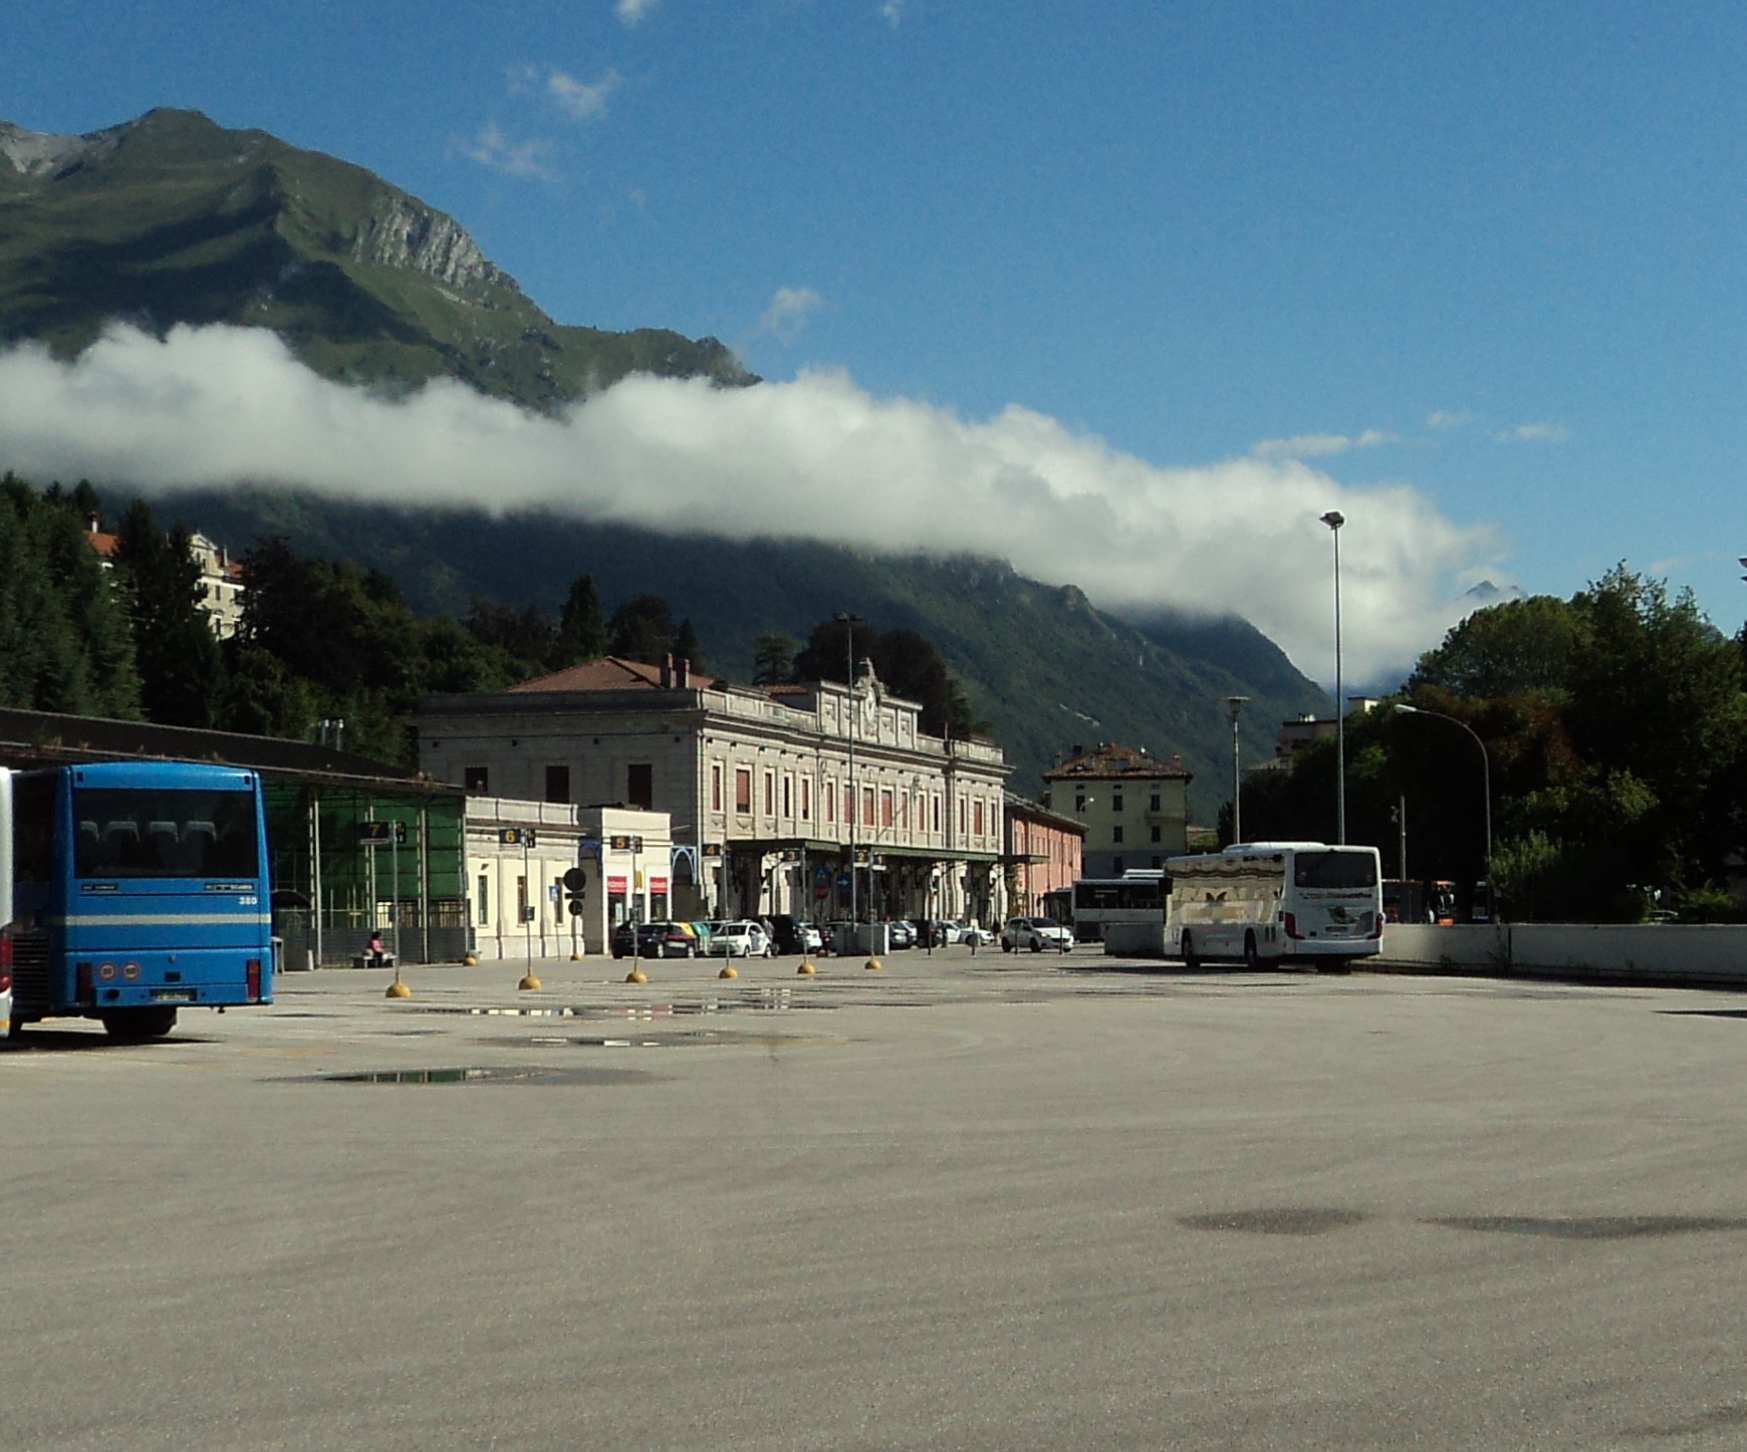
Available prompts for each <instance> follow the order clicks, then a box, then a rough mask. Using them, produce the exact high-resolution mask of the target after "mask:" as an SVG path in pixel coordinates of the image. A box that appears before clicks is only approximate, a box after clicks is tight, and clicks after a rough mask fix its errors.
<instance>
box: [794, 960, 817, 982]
mask: <svg viewBox="0 0 1747 1452" xmlns="http://www.w3.org/2000/svg"><path fill="white" fill-rule="evenodd" d="M818 971H819V970H818V969H817V968H815V967H814V966H813V960H812V959H811V958H803V959H801V966H800V967H799V968H797V969H795V972H797V973H803V974H805V975H806V976H807V977H808V978H811V977H812V976H813V975H814V974H815V973H817V972H818Z"/></svg>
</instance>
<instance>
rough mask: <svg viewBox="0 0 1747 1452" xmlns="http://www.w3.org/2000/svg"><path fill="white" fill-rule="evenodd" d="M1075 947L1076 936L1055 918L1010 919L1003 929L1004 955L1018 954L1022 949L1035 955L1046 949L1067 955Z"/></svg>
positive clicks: (1002, 946) (1002, 947)
mask: <svg viewBox="0 0 1747 1452" xmlns="http://www.w3.org/2000/svg"><path fill="white" fill-rule="evenodd" d="M1073 946H1074V935H1073V934H1072V933H1071V932H1069V931H1068V930H1067V929H1066V928H1064V927H1063V926H1062V925H1061V924H1060V923H1058V922H1057V921H1056V920H1055V919H1054V918H1008V919H1007V926H1006V927H1004V928H1002V929H1001V951H1002V952H1003V953H1017V952H1018V951H1019V950H1020V949H1021V948H1029V949H1030V950H1031V951H1032V952H1033V953H1041V952H1042V951H1043V950H1044V949H1045V948H1053V949H1055V950H1056V951H1057V952H1058V953H1065V952H1067V950H1068V949H1069V948H1071V947H1073Z"/></svg>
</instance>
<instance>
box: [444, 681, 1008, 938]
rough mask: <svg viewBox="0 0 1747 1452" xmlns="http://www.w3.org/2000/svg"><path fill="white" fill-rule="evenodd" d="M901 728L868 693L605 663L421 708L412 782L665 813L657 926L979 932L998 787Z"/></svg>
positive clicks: (986, 761)
mask: <svg viewBox="0 0 1747 1452" xmlns="http://www.w3.org/2000/svg"><path fill="white" fill-rule="evenodd" d="M920 714H921V707H920V706H919V705H918V704H917V703H916V702H914V701H905V700H902V699H900V698H898V697H895V696H893V695H891V694H890V693H889V692H888V691H887V690H886V688H885V687H884V685H883V684H882V683H881V682H880V681H879V680H878V679H877V678H876V677H875V676H873V675H872V674H871V673H869V674H864V675H863V676H862V677H861V679H860V680H858V681H857V682H856V685H855V688H854V690H853V691H851V690H850V689H848V688H846V687H844V686H842V685H840V684H838V683H835V682H823V683H814V684H807V685H795V686H774V687H769V688H761V687H753V686H740V685H733V684H730V683H728V682H725V681H720V680H716V679H714V678H712V677H709V676H704V675H700V674H697V673H694V672H692V671H691V670H690V669H689V668H688V667H687V666H686V665H685V664H684V663H683V662H682V663H681V664H680V665H678V666H677V667H675V666H659V667H658V666H650V665H645V664H642V663H641V662H636V661H625V660H619V659H616V658H613V657H608V658H606V659H603V660H597V661H590V662H588V663H587V664H585V665H580V666H573V667H571V668H570V669H569V670H564V671H559V672H557V673H556V674H554V675H550V676H545V677H541V678H540V679H538V680H533V681H527V682H524V683H523V684H522V685H519V686H516V687H514V688H512V689H510V690H508V691H502V692H497V693H494V694H484V695H467V696H431V697H427V698H426V699H425V700H424V701H423V702H421V704H420V708H419V714H418V717H417V718H416V725H417V728H418V732H419V764H420V766H421V767H422V768H423V770H424V771H425V772H426V773H427V774H428V775H429V776H431V777H433V778H435V779H436V780H438V781H443V782H449V783H453V784H455V785H458V786H462V787H464V788H466V790H467V791H468V793H469V794H470V795H471V794H478V795H481V796H493V797H518V798H524V799H527V800H531V801H541V802H552V803H575V804H580V805H585V806H622V807H627V808H636V809H640V810H646V811H658V812H665V813H667V814H668V817H669V819H670V821H671V824H672V837H673V848H672V873H671V907H670V911H671V912H672V915H673V916H675V917H680V918H700V917H742V916H764V915H766V914H774V913H791V914H793V915H794V916H796V917H799V918H804V919H808V920H812V921H831V920H838V919H843V918H847V917H849V916H850V913H851V909H852V903H853V909H854V912H855V914H856V916H858V917H860V918H862V919H864V920H866V919H880V918H921V917H971V918H976V919H978V920H980V921H984V922H993V921H995V920H996V919H998V918H999V917H1000V915H1001V914H1002V913H1003V912H1004V911H1005V909H1006V900H1005V899H1006V892H1005V884H1004V882H1003V875H1002V872H1001V860H1002V856H1003V852H1004V846H1005V844H1004V840H1003V839H1004V836H1005V821H1004V812H1003V787H1004V784H1005V781H1006V777H1007V773H1008V768H1007V766H1006V763H1005V761H1004V760H1003V758H1002V755H1001V750H1000V748H999V747H998V746H995V745H994V744H992V743H990V742H986V741H980V740H969V741H959V740H949V739H943V738H941V737H937V736H931V735H929V734H927V733H925V732H924V731H922V729H921V726H920V721H919V717H920ZM852 842H853V846H854V859H855V860H854V862H853V864H852V862H851V844H852Z"/></svg>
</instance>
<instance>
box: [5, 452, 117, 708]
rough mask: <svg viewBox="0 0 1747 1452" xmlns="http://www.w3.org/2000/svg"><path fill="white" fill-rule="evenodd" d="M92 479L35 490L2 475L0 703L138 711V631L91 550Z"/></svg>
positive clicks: (94, 552)
mask: <svg viewBox="0 0 1747 1452" xmlns="http://www.w3.org/2000/svg"><path fill="white" fill-rule="evenodd" d="M94 512H95V494H94V493H93V491H92V490H91V488H90V486H89V485H88V484H83V485H81V486H80V487H79V488H78V489H77V490H75V491H74V492H73V494H72V495H71V496H69V495H67V494H66V493H64V492H63V491H62V490H61V489H60V487H59V486H58V485H51V486H50V487H49V489H48V490H46V491H45V492H44V493H42V494H40V495H39V494H38V493H37V492H36V490H35V489H33V488H32V487H31V486H30V485H29V484H27V483H26V482H25V481H24V480H22V479H19V478H18V477H17V476H16V475H14V474H11V473H7V474H6V475H5V476H4V478H0V703H3V704H5V705H8V706H18V707H24V708H26V709H29V710H37V711H65V712H72V713H74V714H78V715H90V716H115V717H122V718H129V719H131V718H137V717H138V715H139V677H138V674H137V673H136V671H135V667H134V649H133V635H132V631H131V629H130V628H129V623H128V620H127V616H126V613H125V611H124V610H123V609H122V607H121V602H120V600H119V599H118V598H117V593H116V591H115V589H114V588H113V586H112V584H111V581H110V579H109V572H108V571H107V570H105V569H104V568H103V564H102V561H101V560H100V559H99V558H98V556H97V553H96V551H95V550H93V549H92V548H91V541H90V537H89V528H88V525H87V520H86V517H87V515H88V514H90V513H94Z"/></svg>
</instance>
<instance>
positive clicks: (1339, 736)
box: [1322, 509, 1347, 847]
mask: <svg viewBox="0 0 1747 1452" xmlns="http://www.w3.org/2000/svg"><path fill="white" fill-rule="evenodd" d="M1322 522H1323V523H1324V524H1326V525H1327V526H1328V527H1329V530H1330V531H1331V532H1332V533H1333V535H1334V537H1335V834H1336V835H1335V841H1336V842H1338V843H1339V844H1340V845H1341V846H1342V847H1345V846H1346V845H1347V698H1346V683H1345V682H1344V681H1343V680H1342V679H1341V526H1342V525H1343V524H1345V523H1346V522H1347V517H1346V515H1344V514H1342V513H1341V512H1340V510H1338V509H1331V510H1329V512H1328V513H1327V514H1325V515H1323V516H1322Z"/></svg>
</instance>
